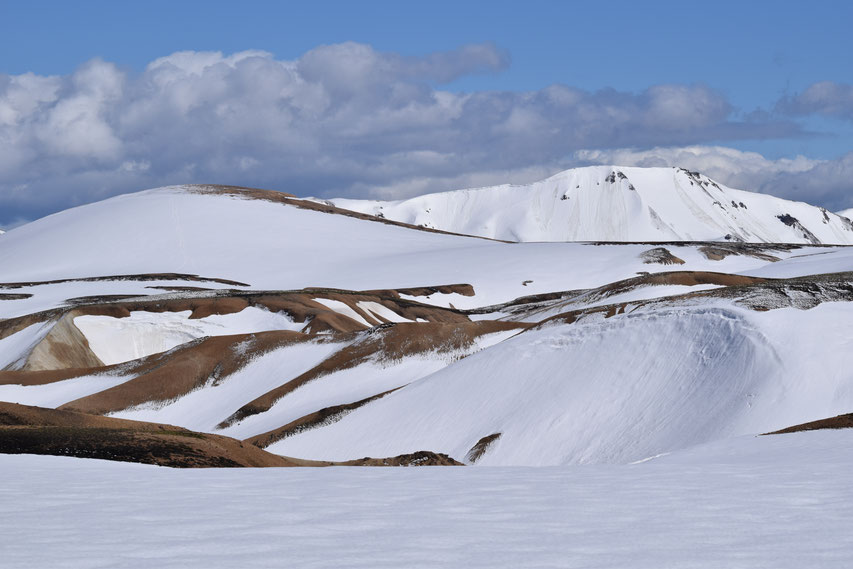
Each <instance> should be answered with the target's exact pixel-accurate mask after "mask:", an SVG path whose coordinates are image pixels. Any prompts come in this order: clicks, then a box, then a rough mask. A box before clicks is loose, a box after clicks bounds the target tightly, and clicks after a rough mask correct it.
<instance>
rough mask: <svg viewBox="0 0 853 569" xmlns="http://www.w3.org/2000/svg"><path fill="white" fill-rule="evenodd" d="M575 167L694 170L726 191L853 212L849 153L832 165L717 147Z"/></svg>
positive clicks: (581, 155)
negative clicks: (719, 184)
mask: <svg viewBox="0 0 853 569" xmlns="http://www.w3.org/2000/svg"><path fill="white" fill-rule="evenodd" d="M575 159H576V161H577V163H578V164H619V165H623V166H643V167H654V166H680V167H683V168H689V169H691V170H697V171H700V172H702V173H703V174H705V175H707V176H709V177H711V178H713V179H715V180H717V181H719V182H722V183H723V184H726V185H727V186H730V187H733V188H738V189H744V190H749V191H757V192H762V193H767V194H772V195H774V196H779V197H782V198H787V199H793V200H801V201H808V202H810V203H814V204H817V205H822V206H824V207H826V208H828V209H830V210H832V211H838V210H841V209H845V208H849V207H853V152H851V153H848V154H846V155H844V156H841V157H840V158H837V159H834V160H814V159H811V158H806V157H804V156H797V157H795V158H779V159H775V160H771V159H768V158H765V157H764V156H762V155H761V154H758V153H757V152H744V151H741V150H735V149H734V148H726V147H721V146H687V147H680V148H673V147H668V148H652V149H648V150H635V149H613V150H581V151H578V152H576V153H575Z"/></svg>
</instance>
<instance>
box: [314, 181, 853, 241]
mask: <svg viewBox="0 0 853 569" xmlns="http://www.w3.org/2000/svg"><path fill="white" fill-rule="evenodd" d="M331 201H332V203H334V204H335V205H337V206H338V207H342V208H345V209H350V210H354V211H359V212H363V213H368V214H372V215H378V214H380V213H381V214H382V215H383V216H384V217H385V218H387V219H393V220H396V221H402V222H405V223H410V224H413V225H423V226H425V227H430V228H434V229H442V230H445V231H452V232H455V233H464V234H467V235H480V236H483V237H489V238H495V239H504V240H508V241H722V240H725V239H726V236H727V235H728V236H729V237H728V238H729V239H735V240H742V241H750V242H775V243H809V242H811V241H810V239H809V238H808V237H807V236H806V235H804V232H803V231H801V230H800V229H798V228H796V227H792V226H789V225H786V224H785V223H784V222H783V221H782V220H780V219H779V216H783V217H784V216H786V215H789V216H793V217H794V218H796V219H797V220H798V221H799V222H800V223H801V224H802V225H803V226H804V227H805V228H806V229H808V230H809V231H810V232H811V233H812V234H813V235H814V236H815V237H816V238H817V239H818V240H819V242H821V243H837V244H851V243H853V225H851V224H850V223H849V221H847V222H845V220H843V219H841V218H840V217H839V216H838V215H836V214H833V213H829V212H827V211H826V210H824V209H822V208H817V207H814V206H811V205H808V204H805V203H802V202H792V201H788V200H783V199H780V198H776V197H773V196H768V195H765V194H757V193H752V192H745V191H741V190H735V189H732V188H727V187H725V186H723V185H721V184H717V183H716V182H714V181H713V180H710V179H709V178H707V177H705V176H701V175H694V174H691V173H689V172H687V171H685V170H681V169H678V168H626V167H620V166H590V167H586V168H576V169H572V170H566V171H564V172H560V173H559V174H556V175H554V176H552V177H550V178H548V179H546V180H542V181H540V182H534V183H532V184H527V185H520V186H512V185H502V186H494V187H488V188H477V189H467V190H456V191H451V192H442V193H436V194H427V195H423V196H418V197H415V198H411V199H409V200H404V201H392V202H382V201H372V200H352V199H335V200H331Z"/></svg>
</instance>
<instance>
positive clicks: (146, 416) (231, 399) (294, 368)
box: [111, 341, 341, 436]
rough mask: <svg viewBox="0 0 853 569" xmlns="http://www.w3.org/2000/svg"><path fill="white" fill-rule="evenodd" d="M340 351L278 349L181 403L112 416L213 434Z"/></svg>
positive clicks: (323, 345)
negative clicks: (242, 409) (247, 406)
mask: <svg viewBox="0 0 853 569" xmlns="http://www.w3.org/2000/svg"><path fill="white" fill-rule="evenodd" d="M340 348H341V344H340V343H332V342H320V341H313V342H301V343H297V344H292V345H289V346H285V347H283V348H278V349H276V350H273V351H271V352H268V353H266V354H263V355H260V356H257V357H256V358H254V359H253V360H252V361H251V362H249V363H248V364H247V365H246V366H244V367H243V368H241V369H239V370H237V371H236V372H235V373H233V374H231V375H229V376H226V377H225V378H224V379H223V380H222V381H221V382H216V383H214V382H213V381H211V382H209V383H208V384H207V385H205V386H204V387H202V388H200V389H196V390H194V391H193V392H191V393H189V394H188V395H185V396H184V397H181V398H180V399H178V400H177V401H173V402H170V403H168V404H166V405H143V406H140V407H135V408H131V409H125V410H123V411H119V412H117V413H113V414H112V415H111V416H113V417H120V418H123V419H134V420H137V421H152V422H156V423H167V424H169V425H179V426H181V427H186V428H188V429H192V430H195V431H205V432H213V431H214V430H216V428H217V425H218V424H219V423H221V422H222V421H224V420H225V419H227V418H228V417H229V416H231V414H233V413H234V412H235V411H237V409H239V408H240V407H242V406H243V405H245V404H246V403H248V402H250V401H252V400H253V399H255V398H257V397H260V396H261V395H263V394H264V393H266V392H267V391H270V390H271V389H274V388H276V387H278V386H279V385H282V384H283V383H285V382H287V381H288V380H290V379H292V378H294V377H297V376H298V375H300V374H302V373H304V372H306V371H308V370H309V369H311V368H312V367H314V366H315V365H317V364H319V363H320V362H322V361H323V360H325V359H326V358H327V357H329V356H331V355H332V354H333V353H334V352H336V351H337V350H339V349H340ZM318 409H319V407H318ZM316 410H317V409H312V411H316ZM284 424H285V423H281V424H279V425H276V427H279V426H281V425H284ZM253 434H257V433H253ZM247 436H248V435H247Z"/></svg>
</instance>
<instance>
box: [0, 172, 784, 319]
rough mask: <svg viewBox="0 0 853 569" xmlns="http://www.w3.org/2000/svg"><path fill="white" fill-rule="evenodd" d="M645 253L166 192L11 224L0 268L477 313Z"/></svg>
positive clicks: (24, 304)
mask: <svg viewBox="0 0 853 569" xmlns="http://www.w3.org/2000/svg"><path fill="white" fill-rule="evenodd" d="M221 227H228V228H229V231H221V230H220V229H219V228H221ZM95 228H96V229H95ZM648 249H649V246H648V245H624V246H593V245H587V244H580V243H513V244H506V243H501V242H495V241H487V240H483V239H476V238H470V237H461V236H453V235H443V234H436V233H429V232H425V231H417V230H412V229H407V228H403V227H396V226H390V225H386V224H383V223H377V222H374V221H367V220H361V219H353V218H350V217H345V216H342V215H334V214H328V213H321V212H317V211H309V210H305V209H299V208H297V207H293V206H289V205H282V204H279V203H271V202H269V201H264V200H257V199H242V198H238V197H232V196H225V195H201V194H198V193H194V192H193V191H192V187H170V188H161V189H156V190H148V191H144V192H139V193H135V194H128V195H123V196H118V197H115V198H111V199H108V200H105V201H102V202H98V203H95V204H90V205H86V206H81V207H78V208H73V209H70V210H66V211H63V212H60V213H57V214H54V215H51V216H48V217H46V218H43V219H40V220H38V221H35V222H32V223H29V224H27V225H23V226H21V227H17V228H15V229H14V230H12V231H10V232H9V233H8V234H6V235H5V236H4V237H3V240H2V241H0V267H3V277H2V280H3V282H6V283H9V282H18V283H25V284H26V283H30V284H32V283H33V281H49V280H52V279H68V278H75V277H80V278H84V277H93V276H111V275H127V274H140V273H164V272H167V273H189V274H195V275H202V276H203V277H208V278H224V279H232V280H236V281H239V282H242V283H246V284H248V285H250V287H249V288H254V289H273V290H281V289H298V288H304V287H332V288H342V289H347V290H375V289H388V288H405V287H421V286H428V285H438V284H450V283H468V284H471V285H473V287H474V290H475V293H476V294H475V296H473V297H459V298H455V299H454V300H453V301H452V302H453V304H454V306H456V307H457V308H473V307H477V306H485V305H490V304H497V303H500V302H506V301H509V300H512V299H514V298H517V297H519V296H525V295H531V294H538V293H546V292H553V291H559V290H569V289H579V288H591V287H596V286H601V285H603V284H606V283H609V282H613V281H615V280H619V279H623V278H627V277H631V276H635V275H636V273H637V272H638V271H649V270H660V269H661V266H660V265H658V266H654V265H648V264H644V263H643V261H642V259H641V258H640V255H641V254H642V253H643V252H644V251H647V250H648ZM671 251H672V253H673V254H674V255H676V256H678V257H680V258H681V259H684V260H685V261H686V263H687V264H686V265H684V266H682V267H679V268H684V269H692V270H712V271H723V272H739V271H744V270H748V269H756V268H760V267H763V266H764V265H766V264H767V261H764V260H760V259H756V258H751V257H745V256H738V255H732V256H729V257H726V258H725V259H723V260H719V261H717V260H709V259H707V258H706V257H705V256H703V255H702V254H700V253H699V252H697V251H696V248H695V247H691V246H686V247H672V248H671ZM798 253H799V252H798ZM789 254H790V253H787V252H784V251H783V252H780V253H779V255H780V256H782V257H785V256H788V255H789ZM152 284H153V283H152ZM190 284H192V283H190ZM199 286H205V287H209V286H214V287H215V288H222V285H221V284H213V285H211V284H208V283H202V284H200V285H199ZM143 290H145V287H144V286H143V283H138V282H132V281H129V282H114V283H109V284H108V285H107V284H105V283H99V282H75V283H64V284H62V285H39V286H24V287H23V288H15V289H14V290H11V291H10V292H16V293H17V292H22V293H27V294H33V295H34V296H33V297H32V298H29V299H24V300H14V301H13V300H4V301H2V302H0V317H10V316H15V315H19V314H26V313H29V312H33V311H36V310H43V309H45V308H48V307H52V306H55V305H56V304H57V303H61V301H62V300H64V299H67V298H71V297H72V296H86V295H94V294H104V293H105V292H109V293H111V294H115V293H128V292H129V293H131V294H139V293H141V292H142V291H143ZM71 291H73V292H71ZM63 292H65V293H67V295H66V296H62V295H63ZM148 293H149V294H150V293H152V291H150V290H149V291H148ZM436 302H439V303H440V302H442V299H441V298H438V299H436ZM19 307H20V308H19Z"/></svg>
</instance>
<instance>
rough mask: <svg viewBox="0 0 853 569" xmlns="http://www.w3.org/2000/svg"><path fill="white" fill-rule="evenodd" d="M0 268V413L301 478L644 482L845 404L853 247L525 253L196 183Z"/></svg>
mask: <svg viewBox="0 0 853 569" xmlns="http://www.w3.org/2000/svg"><path fill="white" fill-rule="evenodd" d="M626 172H627V169H626ZM630 175H631V176H633V175H634V174H633V173H630ZM675 175H676V176H682V175H683V176H686V174H679V173H676V174H675ZM640 178H641V176H637V183H638V184H639V183H640ZM616 179H617V182H614V183H617V184H618V183H622V182H624V180H622V182H619V181H618V180H620V178H618V176H617V177H616ZM629 179H631V178H630V177H629ZM630 183H633V182H630ZM708 184H709V185H710V182H709V183H708ZM703 187H704V186H703ZM706 189H707V188H706ZM620 191H621V190H620ZM625 191H627V192H638V191H640V190H637V189H635V190H630V189H626V190H625ZM697 191H699V192H700V193H703V192H704V190H698V189H697ZM709 191H710V190H709ZM720 191H722V190H720ZM703 195H704V193H703ZM758 197H759V198H762V197H763V198H766V196H758ZM768 199H770V198H768ZM745 200H746V198H744V203H746V201H745ZM565 201H570V200H565ZM750 203H752V202H750ZM713 208H716V206H712V210H711V211H713ZM750 209H752V208H751V206H750ZM798 215H800V214H799V213H798ZM803 218H804V219H805V216H804V215H803ZM781 225H782V226H783V227H786V228H787V227H789V226H787V225H785V224H781ZM828 226H829V224H827V227H828ZM827 231H829V228H827ZM842 231H844V230H842ZM0 266H3V268H4V271H3V279H4V282H2V283H0V401H7V402H10V403H14V404H18V405H30V406H39V407H42V408H47V409H59V410H60V411H63V412H65V411H67V412H73V413H78V414H84V415H87V416H92V417H100V416H107V417H110V418H115V419H124V420H135V421H142V422H145V423H148V424H155V425H176V428H182V429H187V430H188V431H189V432H192V433H197V434H200V435H201V436H204V435H206V434H209V435H211V436H213V435H216V436H220V435H221V436H224V437H230V439H229V440H233V439H236V441H235V442H234V443H233V444H237V445H239V444H243V445H251V446H255V447H260V448H263V449H265V450H267V451H268V452H272V453H275V454H278V455H281V456H284V457H296V458H295V459H290V458H288V459H286V460H291V461H292V460H319V461H324V464H328V463H331V462H335V463H349V464H354V463H358V464H430V463H440V464H452V463H454V461H456V462H463V463H466V464H469V465H565V464H585V463H626V462H633V461H636V460H642V459H645V458H648V457H650V456H654V455H657V454H661V453H666V452H671V451H673V450H676V449H682V448H686V447H690V446H693V445H697V444H701V443H705V442H709V441H714V440H721V439H727V438H729V437H732V436H737V435H747V434H758V433H764V432H769V431H775V430H779V429H783V428H786V427H789V426H792V425H797V424H802V423H806V422H809V421H815V420H820V419H825V418H827V417H832V416H836V415H840V414H844V413H849V412H850V411H851V409H853V397H851V393H853V387H851V386H853V375H851V374H850V373H848V371H847V370H849V369H853V361H851V358H850V356H849V355H848V354H853V349H851V348H853V335H851V333H850V332H849V330H848V329H847V328H848V327H847V326H846V324H845V322H846V321H847V317H848V316H853V315H850V314H847V313H848V312H850V310H851V306H853V305H851V304H850V303H851V301H853V294H852V293H851V290H853V274H851V272H850V271H851V270H853V249H851V248H848V247H844V246H826V245H814V244H808V243H802V244H778V243H767V244H746V243H740V242H735V241H733V240H729V241H725V240H724V241H722V242H710V241H709V242H701V241H700V242H690V243H686V242H678V243H655V244H648V243H645V244H644V243H624V244H620V243H610V244H597V243H566V242H550V243H508V242H503V241H497V240H491V239H484V238H478V237H468V236H464V235H457V234H452V233H447V232H442V231H438V230H424V229H423V228H419V227H417V226H412V225H411V224H407V223H406V222H393V221H391V220H389V219H387V218H386V219H382V218H376V217H371V216H369V215H364V214H361V213H358V212H352V211H348V210H344V209H341V208H336V207H332V206H327V205H325V204H320V203H317V202H314V201H311V200H301V199H298V198H294V197H292V196H287V195H285V194H280V193H277V192H267V191H263V190H254V189H245V188H233V187H224V186H180V187H169V188H161V189H156V190H149V191H146V192H140V193H137V194H131V195H127V196H121V197H118V198H112V199H109V200H106V201H103V202H99V203H96V204H91V205H87V206H82V207H79V208H75V209H72V210H67V211H64V212H61V213H58V214H55V215H52V216H49V217H47V218H44V219H42V220H39V221H36V222H33V223H30V224H27V225H24V226H21V227H18V228H16V229H14V230H12V231H10V232H9V233H7V234H6V235H4V237H3V239H2V240H0ZM31 426H32V425H31ZM122 436H123V435H122ZM145 437H148V435H145ZM185 438H186V437H185ZM190 438H192V437H190ZM91 440H92V439H91V438H87V439H85V440H84V439H80V440H79V441H78V442H77V443H74V441H73V440H70V439H69V440H68V441H63V444H65V445H66V446H64V447H62V448H77V450H78V452H77V455H78V456H86V454H85V453H87V452H90V450H91V449H90V446H91ZM98 440H99V441H102V442H103V444H107V442H106V439H98ZM194 440H195V439H194ZM86 441H89V442H86ZM48 443H50V444H48V447H50V448H53V447H52V446H51V445H52V444H53V443H52V442H50V441H48ZM66 443H67V444H66ZM84 443H85V444H84ZM46 444H47V443H46ZM69 444H70V445H71V447H68V445H69ZM99 444H100V443H99ZM229 444H232V443H229ZM75 445H78V446H76V447H75ZM86 445H90V446H88V447H87V446H86ZM16 448H17V447H16ZM87 449H89V450H87ZM431 453H433V454H431ZM435 453H437V454H435ZM365 457H377V458H374V459H370V460H369V461H368V460H367V459H366V458H365ZM385 457H388V458H385ZM442 457H443V458H442ZM353 461H356V462H353ZM358 461H361V462H358ZM432 461H437V462H432Z"/></svg>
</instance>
